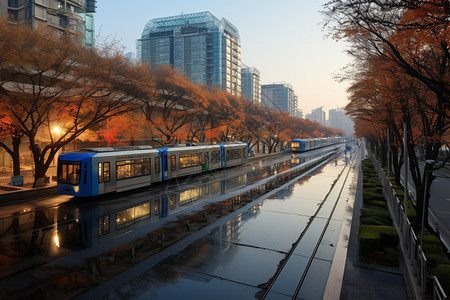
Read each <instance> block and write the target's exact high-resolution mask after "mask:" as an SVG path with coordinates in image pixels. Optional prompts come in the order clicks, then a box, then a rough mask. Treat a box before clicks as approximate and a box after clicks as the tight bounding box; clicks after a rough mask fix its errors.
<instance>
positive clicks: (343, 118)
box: [328, 108, 354, 136]
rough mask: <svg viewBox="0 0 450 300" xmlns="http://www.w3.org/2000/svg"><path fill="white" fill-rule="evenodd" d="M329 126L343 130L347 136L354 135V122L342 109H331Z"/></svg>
mask: <svg viewBox="0 0 450 300" xmlns="http://www.w3.org/2000/svg"><path fill="white" fill-rule="evenodd" d="M328 126H330V127H333V128H335V129H342V130H344V131H345V134H346V135H348V136H350V135H353V133H354V129H353V121H352V119H350V118H349V117H348V116H347V115H345V112H344V110H343V109H342V108H337V109H330V110H329V111H328Z"/></svg>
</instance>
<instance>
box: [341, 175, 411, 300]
mask: <svg viewBox="0 0 450 300" xmlns="http://www.w3.org/2000/svg"><path fill="white" fill-rule="evenodd" d="M361 208H362V171H361V170H360V172H359V175H358V184H357V190H356V198H355V203H354V208H353V218H352V226H351V231H350V238H349V244H348V251H347V261H346V263H345V271H344V278H343V282H342V288H341V295H340V299H342V300H359V299H361V300H363V299H364V300H365V299H371V300H377V299H379V300H385V299H396V300H397V299H414V296H413V294H412V293H411V289H410V286H409V281H408V277H407V274H406V271H405V269H404V260H403V258H402V257H399V263H400V267H399V268H390V267H385V266H379V265H375V264H367V263H362V262H360V259H359V247H358V230H359V217H360V211H361ZM400 253H401V252H400ZM400 255H401V254H400Z"/></svg>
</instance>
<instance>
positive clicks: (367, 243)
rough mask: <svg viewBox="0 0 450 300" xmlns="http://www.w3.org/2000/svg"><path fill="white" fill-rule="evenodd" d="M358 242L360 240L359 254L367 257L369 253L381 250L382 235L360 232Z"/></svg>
mask: <svg viewBox="0 0 450 300" xmlns="http://www.w3.org/2000/svg"><path fill="white" fill-rule="evenodd" d="M365 226H367V225H365ZM360 228H361V226H360ZM358 240H359V252H360V254H361V255H362V256H367V254H368V253H370V252H372V251H377V250H379V249H380V248H381V246H380V245H381V244H380V234H379V233H378V232H375V231H369V230H367V231H361V230H360V231H359V239H358Z"/></svg>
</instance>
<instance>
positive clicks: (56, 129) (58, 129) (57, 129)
mask: <svg viewBox="0 0 450 300" xmlns="http://www.w3.org/2000/svg"><path fill="white" fill-rule="evenodd" d="M53 132H54V133H56V134H60V133H61V128H59V127H58V126H55V127H54V128H53Z"/></svg>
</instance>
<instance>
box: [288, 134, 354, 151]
mask: <svg viewBox="0 0 450 300" xmlns="http://www.w3.org/2000/svg"><path fill="white" fill-rule="evenodd" d="M346 141H347V138H344V137H328V138H316V139H294V140H292V141H291V142H290V149H291V151H293V152H305V151H308V150H312V149H318V148H322V147H326V146H331V145H336V144H339V143H343V142H346Z"/></svg>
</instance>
